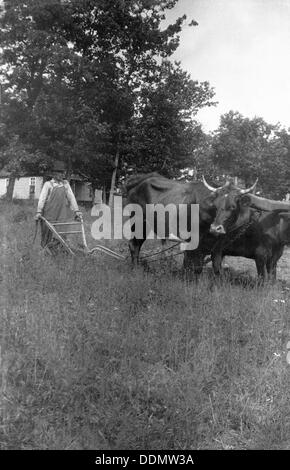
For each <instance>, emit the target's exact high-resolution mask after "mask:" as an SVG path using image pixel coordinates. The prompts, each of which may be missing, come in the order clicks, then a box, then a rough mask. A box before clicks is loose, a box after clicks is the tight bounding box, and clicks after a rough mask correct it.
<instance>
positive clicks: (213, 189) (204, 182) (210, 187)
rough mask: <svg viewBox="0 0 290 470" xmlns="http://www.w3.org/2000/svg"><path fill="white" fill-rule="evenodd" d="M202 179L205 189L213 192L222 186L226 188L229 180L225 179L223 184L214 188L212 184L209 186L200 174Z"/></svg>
mask: <svg viewBox="0 0 290 470" xmlns="http://www.w3.org/2000/svg"><path fill="white" fill-rule="evenodd" d="M202 181H203V184H204V185H205V186H206V187H207V189H209V190H210V191H213V192H214V193H215V192H216V191H218V190H220V189H222V188H226V187H227V186H229V184H230V182H229V181H227V182H226V183H225V184H224V185H223V186H219V187H218V188H214V187H213V186H210V185H209V184H208V183H207V181H206V179H205V177H204V176H203V175H202Z"/></svg>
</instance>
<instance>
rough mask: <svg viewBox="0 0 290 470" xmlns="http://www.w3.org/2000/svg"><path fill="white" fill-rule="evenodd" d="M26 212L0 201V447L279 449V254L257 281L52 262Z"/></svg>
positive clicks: (288, 411) (83, 259) (285, 330)
mask: <svg viewBox="0 0 290 470" xmlns="http://www.w3.org/2000/svg"><path fill="white" fill-rule="evenodd" d="M34 211H35V208H34V207H33V205H30V204H16V203H13V204H12V203H10V204H9V203H6V202H3V201H2V202H0V219H1V223H0V233H1V235H0V237H1V238H0V243H1V248H0V257H1V273H0V289H1V297H0V309H1V310H0V311H1V351H0V352H1V354H0V360H1V382H0V406H1V425H0V448H1V449H94V450H106V449H139V450H140V449H148V450H153V449H154V450H159V449H163V450H167V449H176V450H183V449H290V437H289V436H290V365H289V364H288V363H287V361H286V355H287V350H286V344H287V342H288V340H290V315H289V304H290V287H288V284H287V280H288V281H289V283H290V272H289V266H290V257H289V254H288V253H287V252H286V253H285V255H284V257H283V259H282V260H281V261H280V263H279V271H278V277H279V278H281V279H282V280H283V282H282V281H278V282H277V283H275V284H265V285H263V286H261V285H258V284H255V283H254V282H249V283H248V284H247V283H245V282H244V283H241V284H239V283H237V282H231V280H230V279H229V278H227V277H226V278H225V279H222V280H219V281H217V280H215V279H214V278H213V276H212V275H211V273H210V272H209V271H208V270H205V272H204V274H203V275H202V276H201V278H200V280H199V282H197V283H196V282H193V281H188V280H184V278H183V277H182V276H181V275H180V263H181V260H180V258H181V257H180V256H178V257H176V258H174V259H173V260H171V259H169V258H165V259H163V260H161V261H158V262H155V263H152V265H148V267H147V268H145V269H144V268H138V269H137V270H133V269H132V267H131V265H130V263H129V262H120V261H116V260H113V259H111V258H108V257H106V255H104V254H101V253H99V254H96V255H94V256H93V257H89V256H85V255H80V256H78V257H76V258H69V257H67V256H59V257H58V258H57V259H56V260H53V259H51V258H50V257H49V256H47V255H46V254H45V253H44V252H43V251H42V250H40V247H39V239H38V238H37V240H36V242H35V244H34V245H32V240H33V233H34V221H33V215H34ZM85 220H86V228H87V232H88V230H89V225H90V215H89V213H88V212H87V213H86V214H85ZM88 241H89V245H90V246H93V245H94V244H96V242H93V240H91V239H90V237H89V236H88ZM116 244H117V249H119V250H121V252H122V253H124V254H127V251H128V248H127V245H126V243H125V242H118V243H117V242H116ZM112 246H114V244H113V242H112ZM227 263H228V264H230V265H231V266H233V267H235V268H236V269H237V268H239V269H243V268H245V269H244V270H246V271H247V270H250V271H251V270H252V275H254V276H255V270H254V268H253V266H254V264H253V263H251V262H245V260H242V259H239V260H234V259H232V258H231V259H227ZM231 263H232V264H231ZM244 263H245V264H244Z"/></svg>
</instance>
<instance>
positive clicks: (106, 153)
mask: <svg viewBox="0 0 290 470" xmlns="http://www.w3.org/2000/svg"><path fill="white" fill-rule="evenodd" d="M176 3H177V0H162V1H159V0H138V1H136V0H126V1H124V0H27V1H26V2H22V1H20V0H6V1H5V14H4V15H3V16H2V18H1V20H0V23H1V24H0V25H1V31H0V40H1V45H2V48H3V53H2V67H1V70H2V82H4V84H5V85H4V88H5V97H4V100H3V101H4V103H3V110H2V120H3V122H4V124H5V132H6V134H5V136H4V140H5V141H11V139H18V141H19V142H21V144H22V145H24V146H28V147H29V149H30V155H31V159H32V161H34V163H36V166H34V168H37V164H38V160H37V159H35V157H34V155H37V154H41V155H46V161H47V164H48V165H49V164H50V163H51V162H52V160H54V159H62V160H66V161H67V162H68V166H69V167H70V168H73V169H74V170H79V171H82V172H83V173H85V174H87V175H88V176H89V178H90V179H91V180H92V181H93V182H94V184H95V185H97V184H98V185H100V184H105V185H108V184H109V179H110V176H111V174H112V171H113V170H114V166H116V161H117V160H116V155H118V156H120V160H121V163H122V164H121V171H119V176H122V175H124V174H125V173H126V171H127V169H131V170H133V171H134V169H135V170H138V171H139V169H143V167H144V168H145V169H150V170H151V169H158V170H161V171H164V173H166V174H174V173H175V172H176V170H177V169H178V168H179V167H181V166H182V165H183V162H185V161H186V159H187V158H188V157H189V155H190V154H191V152H192V149H193V148H194V145H195V142H196V141H197V140H198V138H199V134H200V128H199V126H197V125H196V123H195V121H194V120H193V116H194V114H196V112H197V111H198V109H200V108H201V107H203V106H208V105H210V104H212V98H213V91H212V90H211V88H210V86H209V84H208V83H201V84H199V83H198V82H197V81H193V80H191V78H190V77H189V75H188V74H187V73H186V72H184V71H183V70H182V69H181V67H180V64H173V63H169V62H168V58H169V57H170V56H171V55H172V53H173V52H174V51H175V50H176V48H177V47H178V44H179V33H180V31H181V28H182V25H183V22H184V20H185V16H182V17H180V18H178V19H177V20H176V21H175V22H174V23H173V24H170V25H167V26H166V27H164V25H163V24H164V23H163V20H164V19H165V12H166V10H167V9H170V8H173V7H174V6H175V4H176ZM193 24H195V23H194V22H193ZM26 163H27V161H26ZM26 163H25V164H24V163H23V162H22V161H20V160H19V169H21V168H23V169H25V166H26ZM117 165H118V161H117Z"/></svg>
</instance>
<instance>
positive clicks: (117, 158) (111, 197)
mask: <svg viewBox="0 0 290 470" xmlns="http://www.w3.org/2000/svg"><path fill="white" fill-rule="evenodd" d="M119 158H120V149H119V145H117V150H116V155H115V161H114V170H113V173H112V179H111V189H110V196H109V207H112V205H113V196H114V189H115V184H116V176H117V170H118V164H119Z"/></svg>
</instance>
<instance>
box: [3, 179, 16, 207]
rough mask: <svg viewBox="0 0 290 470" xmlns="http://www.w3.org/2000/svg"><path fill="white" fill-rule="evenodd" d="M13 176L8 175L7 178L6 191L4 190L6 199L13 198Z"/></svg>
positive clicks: (10, 199)
mask: <svg viewBox="0 0 290 470" xmlns="http://www.w3.org/2000/svg"><path fill="white" fill-rule="evenodd" d="M15 180H16V178H15V176H12V177H11V176H10V178H9V183H8V187H7V192H6V195H5V199H6V201H12V198H13V190H14V186H15Z"/></svg>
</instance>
